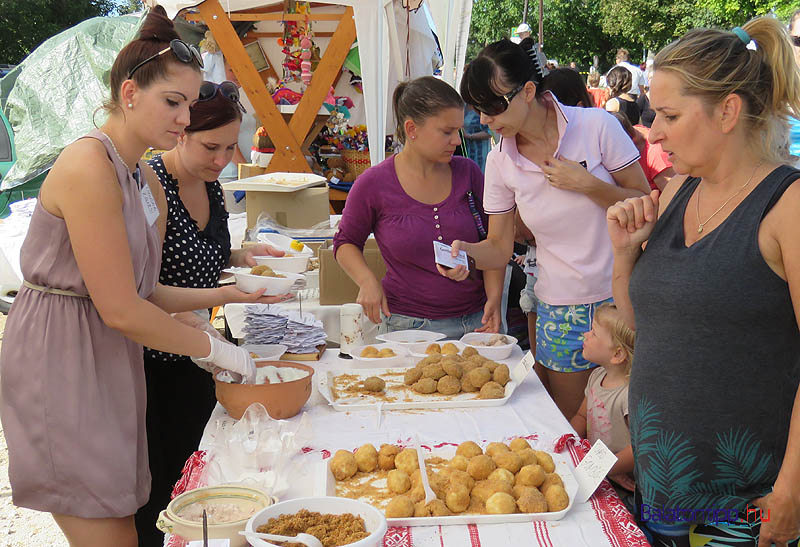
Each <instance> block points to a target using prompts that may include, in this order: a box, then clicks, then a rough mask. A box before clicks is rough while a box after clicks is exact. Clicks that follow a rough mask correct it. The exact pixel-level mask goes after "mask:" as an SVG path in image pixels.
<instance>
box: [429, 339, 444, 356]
mask: <svg viewBox="0 0 800 547" xmlns="http://www.w3.org/2000/svg"><path fill="white" fill-rule="evenodd" d="M425 353H427V354H428V355H432V354H434V353H438V354H441V353H442V346H440V345H439V344H437V343H436V342H434V343H433V344H429V345H428V347H427V348H425Z"/></svg>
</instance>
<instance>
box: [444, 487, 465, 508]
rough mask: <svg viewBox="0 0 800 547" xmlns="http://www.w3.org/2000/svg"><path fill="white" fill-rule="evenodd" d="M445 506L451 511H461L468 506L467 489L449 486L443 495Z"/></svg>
mask: <svg viewBox="0 0 800 547" xmlns="http://www.w3.org/2000/svg"><path fill="white" fill-rule="evenodd" d="M444 501H445V503H446V504H447V508H448V509H450V510H451V511H452V512H453V513H461V512H463V511H466V510H467V507H469V502H470V497H469V490H467V489H466V488H461V487H458V486H451V487H450V488H448V490H447V494H446V495H445V497H444Z"/></svg>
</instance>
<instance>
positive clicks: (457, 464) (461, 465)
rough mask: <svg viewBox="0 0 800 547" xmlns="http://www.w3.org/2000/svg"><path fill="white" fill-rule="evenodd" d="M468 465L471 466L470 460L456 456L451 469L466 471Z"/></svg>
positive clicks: (451, 463)
mask: <svg viewBox="0 0 800 547" xmlns="http://www.w3.org/2000/svg"><path fill="white" fill-rule="evenodd" d="M467 465H469V460H468V459H467V458H465V457H464V456H462V455H461V454H456V455H455V456H454V457H453V459H452V460H450V467H452V468H453V469H458V470H459V471H466V470H467Z"/></svg>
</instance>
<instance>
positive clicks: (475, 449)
mask: <svg viewBox="0 0 800 547" xmlns="http://www.w3.org/2000/svg"><path fill="white" fill-rule="evenodd" d="M456 454H457V455H459V456H464V457H465V458H467V459H470V458H472V457H473V456H480V455H481V454H483V450H481V447H480V446H478V445H477V443H474V442H472V441H464V442H463V443H461V444H460V445H458V448H456Z"/></svg>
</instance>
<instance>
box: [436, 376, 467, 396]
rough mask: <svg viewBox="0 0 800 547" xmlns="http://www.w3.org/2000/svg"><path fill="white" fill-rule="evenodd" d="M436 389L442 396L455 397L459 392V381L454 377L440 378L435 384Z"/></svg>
mask: <svg viewBox="0 0 800 547" xmlns="http://www.w3.org/2000/svg"><path fill="white" fill-rule="evenodd" d="M436 389H437V390H438V391H439V393H441V394H442V395H455V394H456V393H459V392H461V380H459V379H458V378H456V377H455V376H442V377H441V378H439V382H438V383H437V384H436Z"/></svg>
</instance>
